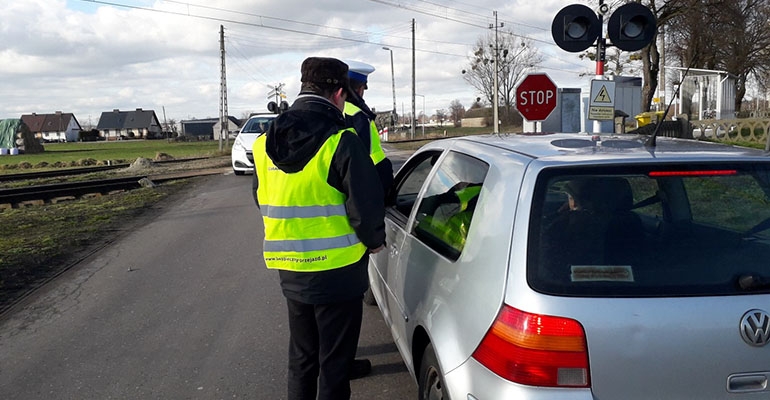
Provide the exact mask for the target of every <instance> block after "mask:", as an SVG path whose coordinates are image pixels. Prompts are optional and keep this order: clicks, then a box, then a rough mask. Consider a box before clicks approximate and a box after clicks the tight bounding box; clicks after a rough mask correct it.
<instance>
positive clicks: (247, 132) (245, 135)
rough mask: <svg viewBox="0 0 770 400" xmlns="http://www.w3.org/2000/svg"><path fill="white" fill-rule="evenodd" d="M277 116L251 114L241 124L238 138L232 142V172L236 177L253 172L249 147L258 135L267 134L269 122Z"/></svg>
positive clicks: (252, 159)
mask: <svg viewBox="0 0 770 400" xmlns="http://www.w3.org/2000/svg"><path fill="white" fill-rule="evenodd" d="M277 116H278V114H253V115H252V116H250V117H249V119H248V120H247V121H246V123H245V124H243V127H242V128H241V130H240V132H239V133H238V137H236V138H235V142H233V148H232V151H231V158H232V164H233V172H234V173H235V174H236V175H244V174H245V173H247V172H249V173H251V172H254V157H253V156H252V154H251V147H252V146H253V145H254V141H255V140H256V139H257V137H259V135H261V134H263V133H265V132H267V127H268V126H269V125H270V122H272V121H273V120H274V119H275V118H276V117H277Z"/></svg>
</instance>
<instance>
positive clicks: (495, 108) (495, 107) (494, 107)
mask: <svg viewBox="0 0 770 400" xmlns="http://www.w3.org/2000/svg"><path fill="white" fill-rule="evenodd" d="M493 13H494V15H495V49H494V50H495V59H494V65H493V68H494V69H495V91H494V93H492V103H493V104H492V115H493V118H492V121H493V123H494V124H495V127H494V129H493V132H494V133H500V118H499V115H500V114H499V113H498V104H499V103H500V101H499V99H498V97H497V96H498V92H500V89H499V84H498V75H499V74H500V71H498V63H497V58H498V56H499V54H500V46H499V45H498V41H497V27H498V25H497V11H493ZM499 26H502V25H499ZM490 28H491V27H490Z"/></svg>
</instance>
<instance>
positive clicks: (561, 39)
mask: <svg viewBox="0 0 770 400" xmlns="http://www.w3.org/2000/svg"><path fill="white" fill-rule="evenodd" d="M601 28H602V25H601V24H600V23H599V18H598V17H597V16H596V14H595V13H594V11H593V10H591V9H590V8H588V7H586V6H584V5H582V4H571V5H568V6H566V7H564V8H562V9H561V11H559V13H558V14H556V17H554V19H553V22H552V23H551V35H552V36H553V40H554V41H555V42H556V44H557V45H558V46H559V47H561V48H562V49H563V50H566V51H569V52H572V53H578V52H581V51H583V50H585V49H587V48H589V47H591V46H592V45H593V44H594V42H596V38H598V37H599V33H601Z"/></svg>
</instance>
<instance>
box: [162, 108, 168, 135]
mask: <svg viewBox="0 0 770 400" xmlns="http://www.w3.org/2000/svg"><path fill="white" fill-rule="evenodd" d="M162 108H163V127H164V128H165V129H166V138H168V121H166V106H162Z"/></svg>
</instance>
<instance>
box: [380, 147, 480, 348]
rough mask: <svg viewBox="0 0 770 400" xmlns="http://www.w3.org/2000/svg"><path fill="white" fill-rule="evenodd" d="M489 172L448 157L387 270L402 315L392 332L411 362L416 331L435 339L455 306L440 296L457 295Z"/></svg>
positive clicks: (435, 171)
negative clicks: (436, 328)
mask: <svg viewBox="0 0 770 400" xmlns="http://www.w3.org/2000/svg"><path fill="white" fill-rule="evenodd" d="M426 161H427V160H426ZM488 168H489V166H488V165H487V164H486V163H485V162H483V161H481V160H479V159H476V158H474V157H471V156H469V155H467V154H464V153H461V152H459V151H455V150H449V151H447V152H445V153H444V155H442V156H441V157H440V158H439V159H438V160H437V162H436V166H435V167H433V168H432V171H431V173H430V174H429V175H428V176H427V180H426V181H425V182H424V183H423V184H422V189H421V190H420V191H419V194H418V196H417V201H416V203H414V204H413V205H412V206H411V207H410V216H409V221H408V222H407V223H406V224H405V225H404V226H403V227H402V230H401V231H400V232H399V239H400V242H399V248H398V252H399V254H398V257H397V263H395V264H394V263H392V262H391V263H390V264H389V265H388V276H387V281H388V287H389V288H390V289H391V290H392V291H393V294H394V296H393V299H394V300H393V304H394V305H396V306H398V307H399V310H400V312H401V313H402V314H403V315H402V316H403V318H398V319H394V320H393V321H392V330H393V331H394V332H397V333H398V339H397V341H396V345H397V346H399V348H400V349H401V350H402V355H405V357H404V359H405V360H407V362H409V361H411V360H412V359H413V357H412V354H411V352H412V350H414V348H413V345H412V340H413V337H412V334H413V332H414V330H415V328H416V326H417V325H421V326H423V327H424V328H425V329H427V330H428V334H429V336H430V335H431V334H432V332H431V330H430V329H431V322H435V321H434V320H433V318H434V317H437V314H436V312H438V311H439V308H440V309H441V310H440V312H444V310H449V308H450V307H448V306H447V305H448V304H450V303H452V301H451V300H450V301H446V300H447V299H446V298H441V296H444V295H447V294H448V293H451V292H453V290H452V289H451V288H450V287H451V286H454V285H455V282H457V279H458V277H459V276H460V275H461V274H459V273H458V269H459V268H461V266H460V265H458V263H457V260H458V259H459V258H460V256H461V254H462V252H463V250H464V247H465V239H466V238H467V237H468V232H469V231H470V229H471V228H470V226H471V220H472V218H473V215H474V212H475V210H476V205H477V203H478V199H479V198H480V193H481V188H482V185H483V183H484V180H485V178H486V174H487V171H488ZM426 169H427V168H426ZM447 285H448V286H447ZM442 288H443V289H442ZM438 303H442V304H444V306H443V307H442V306H440V305H439V304H438ZM454 333H455V332H451V333H447V334H448V335H449V336H453V334H454ZM417 350H418V351H421V349H417Z"/></svg>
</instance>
